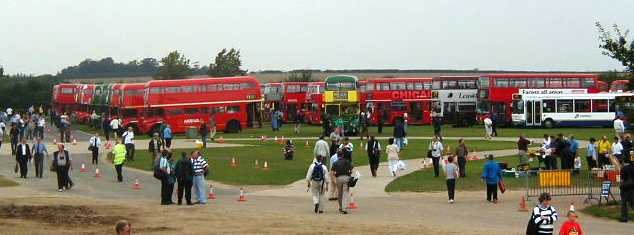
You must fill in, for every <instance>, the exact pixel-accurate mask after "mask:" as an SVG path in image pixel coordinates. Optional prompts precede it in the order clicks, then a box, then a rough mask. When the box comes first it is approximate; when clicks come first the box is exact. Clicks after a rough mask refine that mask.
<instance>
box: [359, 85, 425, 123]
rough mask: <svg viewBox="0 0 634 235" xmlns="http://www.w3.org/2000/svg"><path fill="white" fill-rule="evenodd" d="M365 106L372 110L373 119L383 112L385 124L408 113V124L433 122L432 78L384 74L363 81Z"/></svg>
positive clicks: (362, 100)
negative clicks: (383, 75) (392, 76)
mask: <svg viewBox="0 0 634 235" xmlns="http://www.w3.org/2000/svg"><path fill="white" fill-rule="evenodd" d="M359 90H360V93H361V107H362V110H366V111H369V112H370V115H371V117H370V120H371V123H373V124H377V123H378V121H379V117H380V116H379V115H382V116H383V118H382V120H383V123H384V124H388V125H390V124H394V122H395V121H396V120H397V119H402V118H403V117H404V116H405V113H407V123H408V124H430V123H431V104H432V101H433V99H432V78H380V79H371V80H367V81H366V82H361V83H360V86H359Z"/></svg>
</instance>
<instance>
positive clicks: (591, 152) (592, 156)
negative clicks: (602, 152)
mask: <svg viewBox="0 0 634 235" xmlns="http://www.w3.org/2000/svg"><path fill="white" fill-rule="evenodd" d="M596 141H597V140H595V139H594V138H590V143H588V146H587V147H586V148H587V149H586V160H587V162H588V170H592V168H596V167H597V157H598V156H599V155H598V153H597V144H596Z"/></svg>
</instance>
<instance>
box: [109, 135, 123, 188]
mask: <svg viewBox="0 0 634 235" xmlns="http://www.w3.org/2000/svg"><path fill="white" fill-rule="evenodd" d="M112 155H114V157H113V159H112V164H114V168H115V169H116V170H117V181H119V182H123V175H122V174H121V170H122V168H123V163H125V156H126V149H125V145H124V144H123V143H122V142H121V139H117V144H116V145H115V146H114V148H112Z"/></svg>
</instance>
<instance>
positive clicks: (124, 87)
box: [112, 83, 145, 132]
mask: <svg viewBox="0 0 634 235" xmlns="http://www.w3.org/2000/svg"><path fill="white" fill-rule="evenodd" d="M118 90H119V93H118V99H117V100H114V99H113V100H112V105H113V106H114V107H115V113H116V114H117V116H118V117H120V118H121V121H122V125H123V127H125V128H128V127H132V128H134V130H135V131H136V132H138V131H139V129H140V128H139V120H140V119H141V116H142V114H143V110H144V96H145V83H129V84H121V86H119V87H118ZM115 104H116V105H115Z"/></svg>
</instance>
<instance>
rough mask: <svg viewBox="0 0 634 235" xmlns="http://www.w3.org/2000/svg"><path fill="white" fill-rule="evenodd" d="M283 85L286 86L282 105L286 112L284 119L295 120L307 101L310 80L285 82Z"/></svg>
mask: <svg viewBox="0 0 634 235" xmlns="http://www.w3.org/2000/svg"><path fill="white" fill-rule="evenodd" d="M282 85H283V87H284V90H283V96H282V102H281V105H280V108H281V111H282V113H283V114H284V116H283V118H282V121H284V122H295V120H296V118H297V114H298V112H302V109H303V107H304V102H305V101H306V91H307V90H308V82H284V83H282Z"/></svg>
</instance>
